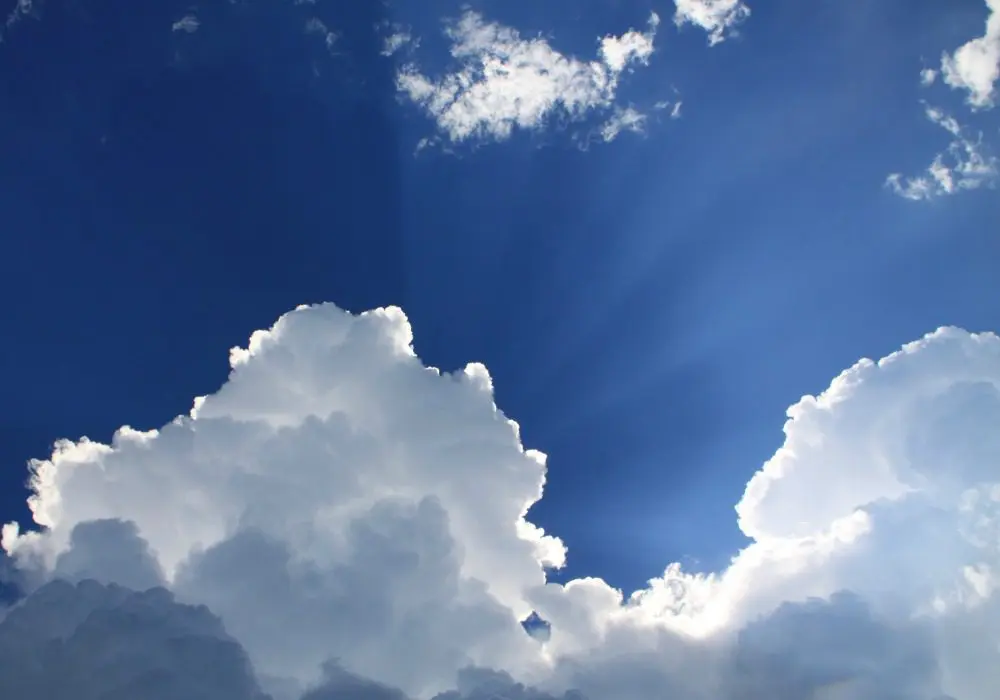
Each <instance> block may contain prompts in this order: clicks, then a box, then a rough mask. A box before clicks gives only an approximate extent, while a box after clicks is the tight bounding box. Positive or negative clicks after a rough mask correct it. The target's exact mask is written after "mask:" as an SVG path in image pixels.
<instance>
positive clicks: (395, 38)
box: [381, 27, 416, 56]
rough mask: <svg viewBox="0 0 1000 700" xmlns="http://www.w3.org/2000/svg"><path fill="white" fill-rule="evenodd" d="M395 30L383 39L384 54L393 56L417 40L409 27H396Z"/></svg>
mask: <svg viewBox="0 0 1000 700" xmlns="http://www.w3.org/2000/svg"><path fill="white" fill-rule="evenodd" d="M394 29H395V31H393V33H392V34H389V35H388V36H387V37H385V38H384V39H383V40H382V52H381V53H382V55H383V56H393V55H395V54H396V53H397V52H399V51H400V50H401V49H402V48H404V47H406V46H411V45H413V44H415V43H416V42H415V41H414V39H413V35H412V34H411V33H410V31H409V30H408V29H402V28H400V27H395V28H394Z"/></svg>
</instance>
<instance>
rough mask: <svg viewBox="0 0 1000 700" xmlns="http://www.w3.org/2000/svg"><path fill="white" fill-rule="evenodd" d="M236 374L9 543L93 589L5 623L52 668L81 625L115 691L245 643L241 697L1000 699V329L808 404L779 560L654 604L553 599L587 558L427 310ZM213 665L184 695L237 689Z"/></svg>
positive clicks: (303, 325) (533, 465) (123, 441)
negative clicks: (53, 653) (424, 351)
mask: <svg viewBox="0 0 1000 700" xmlns="http://www.w3.org/2000/svg"><path fill="white" fill-rule="evenodd" d="M230 363H231V366H232V371H231V373H230V376H229V379H228V381H227V382H226V383H225V384H224V385H223V386H222V387H221V388H220V389H219V390H218V391H216V392H215V393H213V394H210V395H207V396H204V397H200V398H198V399H196V400H195V401H194V406H193V408H192V410H191V412H190V413H189V414H187V415H184V416H180V417H178V418H177V419H175V420H174V421H172V422H170V423H168V424H167V425H165V426H163V427H162V428H160V429H158V430H152V431H146V432H143V431H138V430H135V429H132V428H122V429H121V430H120V431H119V432H118V433H117V434H116V435H115V436H114V439H113V440H112V441H111V443H110V444H102V443H98V442H94V441H89V440H86V439H83V440H79V441H76V442H72V441H64V442H61V443H59V444H58V445H57V446H56V449H55V451H54V453H53V455H52V456H51V457H50V458H48V459H45V460H40V461H37V462H35V463H34V464H33V466H32V472H33V477H32V481H31V487H32V490H33V496H32V499H31V503H30V505H31V509H32V512H33V514H34V518H35V521H36V523H37V525H38V526H39V530H38V531H37V532H21V531H20V530H19V529H18V528H17V527H15V526H13V525H8V526H7V527H6V528H5V529H4V537H3V546H4V549H5V550H6V551H7V552H8V554H9V556H10V557H11V558H12V561H13V562H14V563H15V564H16V566H17V567H18V569H19V571H20V572H21V573H22V574H23V575H24V576H25V580H29V581H36V582H41V581H45V580H55V579H68V580H70V581H75V582H76V583H75V584H73V583H49V584H47V585H43V586H42V587H40V588H38V589H37V590H36V591H35V592H34V593H33V594H31V595H30V596H29V597H28V598H27V599H25V600H24V601H22V602H20V603H18V604H17V605H16V606H15V607H14V608H12V609H11V610H10V611H9V612H8V613H7V614H6V618H5V619H4V621H3V623H0V624H2V625H3V627H4V629H7V630H8V637H7V638H8V639H10V638H12V637H11V636H10V633H9V630H10V629H11V626H14V627H16V628H17V629H18V630H23V629H24V628H25V626H29V627H31V628H32V634H33V635H35V636H34V637H32V638H34V639H37V640H40V641H38V643H37V644H36V646H34V647H31V649H34V651H28V652H23V653H22V657H23V658H36V657H37V658H42V657H41V656H37V655H39V654H42V655H44V653H47V652H43V651H41V650H42V649H44V648H48V647H46V644H49V642H48V641H45V640H52V639H62V640H67V639H82V638H83V637H81V636H79V635H83V634H84V632H77V631H75V630H76V629H77V628H76V627H74V626H73V625H77V627H81V628H85V630H84V631H85V633H86V635H87V636H86V639H88V640H89V641H88V643H87V644H86V645H83V644H78V645H75V646H74V645H73V644H68V643H65V642H60V644H61V645H62V646H60V647H59V648H60V649H62V650H63V651H61V652H59V653H60V654H62V656H60V657H59V658H60V659H61V660H60V661H59V663H61V664H76V666H74V668H93V667H94V666H93V665H94V664H97V663H112V661H108V660H103V661H102V660H101V659H105V656H107V658H108V659H111V658H112V657H114V656H115V654H118V653H121V654H123V656H122V657H121V659H120V660H117V661H114V664H117V665H116V666H115V667H116V668H120V669H121V671H120V673H119V674H118V675H112V676H108V678H111V679H121V683H122V684H124V685H125V686H127V685H128V684H129V683H132V682H133V681H132V680H130V679H131V678H132V676H130V675H129V672H127V671H126V667H129V668H130V667H131V665H132V664H138V666H136V667H135V668H136V669H137V670H136V672H137V673H139V671H142V673H147V672H148V673H154V672H155V673H158V674H161V677H163V678H166V677H167V675H169V673H172V672H176V673H179V674H184V673H188V672H187V671H184V670H183V669H182V668H181V666H179V665H177V664H180V663H181V662H184V663H187V662H188V661H190V660H191V659H194V658H195V657H198V656H200V655H202V654H203V653H208V652H200V651H199V652H198V653H193V652H188V651H186V650H185V649H186V648H187V647H185V646H184V645H185V644H186V643H187V642H184V641H183V640H184V639H187V638H188V637H187V636H189V637H191V639H197V640H200V641H197V644H199V645H204V644H209V643H211V644H212V645H215V646H217V647H218V649H220V650H221V649H223V647H225V649H226V650H228V651H224V652H223V651H218V652H217V653H219V654H222V655H223V656H222V657H220V658H225V659H229V661H226V664H228V666H226V665H225V664H223V667H225V668H230V669H232V670H231V671H227V673H228V675H227V676H226V679H225V681H224V682H225V683H228V684H231V685H232V688H233V690H232V692H233V693H253V692H264V693H267V694H269V695H270V696H271V697H272V698H273V700H298V699H299V698H309V700H321V699H325V698H327V697H337V698H358V699H360V698H368V699H375V698H379V699H382V698H384V699H385V700H390V699H391V700H402V699H403V698H413V699H414V700H430V699H432V698H438V700H485V699H486V698H493V697H504V698H508V699H510V700H514V699H518V698H520V699H523V700H551V699H561V700H574V699H578V698H585V699H589V700H657V699H661V698H662V699H663V700H666V699H667V698H670V699H671V700H702V699H705V698H712V699H721V700H737V699H740V700H745V699H747V698H751V699H752V698H762V699H763V698H767V699H768V700H785V699H786V698H787V700H800V699H801V698H823V699H831V700H868V699H870V698H871V697H879V698H886V699H889V700H941V699H942V698H948V697H952V698H955V699H956V700H992V692H993V690H992V689H993V688H995V687H998V686H1000V666H998V665H997V664H996V663H995V658H994V657H993V656H992V655H991V654H990V653H987V652H986V651H984V650H989V649H995V648H996V645H997V644H998V643H1000V632H998V630H1000V595H998V593H997V592H998V589H1000V575H998V572H1000V475H998V474H997V472H996V470H995V466H994V465H996V464H997V463H998V462H997V460H998V458H1000V442H998V441H997V440H996V438H995V434H996V430H995V426H996V424H997V421H998V420H1000V391H998V388H997V387H998V386H1000V338H998V337H997V336H995V335H992V334H988V333H984V334H973V333H968V332H966V331H963V330H960V329H956V328H943V329H940V330H938V331H936V332H934V333H931V334H929V335H927V336H926V337H924V338H922V339H919V340H917V341H915V342H913V343H910V344H908V345H906V346H905V347H903V348H902V349H901V350H899V351H898V352H896V353H893V354H892V355H890V356H888V357H886V358H883V359H881V360H879V361H877V362H874V361H870V360H862V361H859V362H858V363H857V364H856V365H855V366H853V367H851V368H849V369H848V370H846V371H845V372H843V373H842V374H841V375H840V376H838V377H837V378H835V379H834V380H833V382H832V383H831V385H830V387H829V388H828V389H827V390H826V391H824V392H823V393H821V394H819V395H817V396H807V397H804V398H803V399H802V400H801V401H799V402H798V403H797V404H796V405H794V406H793V407H791V408H790V409H789V412H788V421H787V422H786V424H785V442H784V445H783V446H782V447H781V448H780V449H779V450H778V451H777V452H776V453H775V455H774V457H773V458H772V459H771V460H769V461H768V462H767V463H766V464H765V465H764V466H763V467H762V468H761V469H760V470H759V471H758V472H757V474H756V475H754V476H753V478H752V479H751V480H750V482H749V483H748V486H747V489H746V493H745V494H744V496H743V498H742V500H741V501H740V503H739V504H738V506H737V515H738V517H739V523H740V526H741V528H742V529H743V531H744V532H745V533H746V534H747V535H749V536H750V537H751V538H752V542H751V544H750V545H749V546H747V547H746V548H745V549H744V550H743V551H742V552H740V553H739V554H738V555H737V556H736V557H735V558H734V559H733V560H732V562H731V564H730V565H729V566H728V567H727V568H726V569H725V570H723V571H720V572H718V573H715V574H712V575H693V574H688V573H686V572H685V571H683V569H682V568H681V567H680V566H679V565H677V564H671V565H669V566H667V567H666V568H665V570H664V574H663V576H661V577H658V578H656V579H654V580H652V581H650V583H649V586H648V587H647V588H645V589H643V590H641V591H638V592H636V593H634V594H632V595H631V596H628V597H626V596H624V595H623V594H622V593H621V592H619V591H617V590H615V589H613V588H611V587H610V586H608V585H607V584H606V583H605V582H604V581H602V580H601V579H597V578H584V579H577V580H573V581H570V582H568V583H565V584H556V583H551V582H548V581H547V579H546V573H545V572H546V570H547V569H548V568H551V567H557V566H560V565H561V564H562V563H563V561H564V558H565V554H566V551H565V547H564V546H563V544H562V543H561V541H560V540H559V539H558V538H556V537H555V536H553V535H551V534H548V533H545V532H543V531H541V530H540V529H539V528H537V527H535V526H534V525H532V524H531V523H530V522H529V521H527V519H526V513H527V512H528V509H529V508H530V507H531V505H532V504H534V503H535V502H537V500H538V499H539V498H541V496H542V490H543V486H544V483H545V458H544V455H541V454H540V453H537V452H534V451H532V450H530V449H526V448H525V447H524V446H523V445H522V443H521V440H520V435H519V430H518V427H517V424H516V423H514V422H513V421H512V420H510V419H508V418H507V417H506V416H504V414H503V413H502V412H501V411H500V410H499V409H498V407H497V406H496V405H495V402H494V398H493V385H492V380H491V378H490V376H489V374H488V372H487V371H486V369H485V368H484V367H483V366H482V365H477V364H471V365H469V366H467V367H465V368H464V369H461V370H459V371H457V372H453V373H443V372H440V371H438V370H436V369H434V368H430V367H426V366H425V365H423V363H422V362H421V361H420V360H419V358H418V357H417V356H416V355H415V353H414V351H413V348H412V331H411V328H410V325H409V322H408V321H407V319H406V317H405V315H404V314H403V313H402V312H401V311H400V310H398V309H394V308H389V309H378V310H375V311H371V312H368V313H365V314H361V315H351V314H349V313H346V312H344V311H342V310H340V309H338V308H337V307H335V306H332V305H319V306H311V307H300V308H298V309H296V310H294V311H292V312H290V313H288V314H286V315H284V316H283V317H282V318H281V319H279V320H278V321H277V323H275V325H274V326H272V327H271V328H270V329H267V330H263V331H257V332H255V333H254V334H253V335H252V336H251V338H250V341H249V343H248V344H247V347H246V348H234V350H233V351H232V353H231V356H230ZM122 586H130V587H132V588H137V589H141V588H144V587H146V586H152V587H151V588H150V589H149V590H148V591H147V592H145V593H132V592H130V590H129V589H126V588H123V587H122ZM53 591H55V594H54V593H53ZM95 591H104V592H102V593H100V594H98V593H95ZM150 591H151V592H150ZM157 591H158V592H157ZM95 600H97V601H98V603H94V601H95ZM39 601H41V602H39ZM101 601H103V602H101ZM141 601H145V602H141ZM94 605H97V606H98V608H100V610H102V611H105V612H101V613H100V614H99V615H97V617H93V615H91V614H90V613H88V614H86V615H83V613H80V612H72V611H80V610H83V611H86V610H87V609H93V606H94ZM87 606H91V608H87ZM101 606H103V607H101ZM116 606H125V608H126V609H128V610H130V611H134V610H140V611H141V612H142V614H140V615H139V616H138V617H135V615H132V613H129V614H130V615H132V617H130V618H129V619H131V620H133V623H134V625H135V627H134V628H128V629H125V628H121V627H120V626H116V625H117V623H114V624H112V623H111V622H108V620H111V619H112V618H113V619H115V620H117V619H119V617H120V615H119V613H117V612H114V611H116V610H118V607H116ZM192 606H193V607H192ZM197 606H207V608H205V607H197ZM46 607H50V608H51V609H52V610H53V611H55V612H52V614H48V615H47V614H45V613H44V610H45V609H46ZM26 610H27V611H28V613H26V612H24V611H26ZM209 610H210V611H211V614H209V612H208V611H209ZM32 611H34V612H32ZM60 611H70V612H60ZM192 611H194V612H192ZM199 611H200V612H199ZM29 613H30V614H29ZM175 615H176V616H178V617H177V620H174V616H175ZM216 615H217V616H218V620H217V623H218V624H216V623H210V622H207V620H208V619H209V618H212V619H215V618H214V616H216ZM206 616H207V617H206ZM529 616H531V617H532V618H533V619H536V620H544V621H545V623H546V625H547V628H546V629H547V633H546V634H545V635H537V634H536V635H530V634H527V633H526V632H525V630H524V628H523V627H522V624H521V621H522V620H525V619H526V618H529ZM92 617H93V619H92V620H91V618H92ZM99 618H100V619H99ZM122 619H124V618H122ZM25 620H28V622H25ZM87 620H91V621H90V622H87ZM102 620H103V621H102ZM67 621H68V622H67ZM99 622H100V624H98V623H99ZM130 624H132V623H130ZM146 625H150V626H151V627H150V636H149V639H150V640H151V641H150V644H152V645H153V646H151V647H149V651H148V653H139V650H140V648H141V644H140V642H142V643H145V642H144V641H142V640H145V639H146V637H143V636H142V635H141V634H140V628H142V627H144V626H146ZM172 630H181V631H183V634H182V633H181V632H177V634H175V633H174V632H173V631H172ZM168 632H169V633H168ZM17 634H22V632H18V633H17ZM74 635H76V636H74ZM102 635H103V636H102ZM121 635H125V636H124V637H122V636H121ZM185 635H187V636H185ZM192 635H193V636H192ZM15 636H16V635H15ZM0 638H3V633H2V632H0ZM167 638H169V639H173V640H175V642H170V643H167V642H164V641H163V639H167ZM122 639H127V640H129V642H128V644H126V645H124V646H123V643H122ZM116 640H117V641H116ZM212 640H214V641H212ZM191 643H192V644H195V642H194V641H192V642H191ZM172 644H176V645H177V646H171V645H172ZM220 645H221V646H220ZM233 645H237V646H236V647H234V646H233ZM196 646H197V645H196ZM5 648H10V647H5ZM197 648H199V649H201V647H197ZM98 649H103V650H106V651H101V652H100V654H97V652H96V651H94V650H98ZM234 650H235V651H234ZM125 652H129V653H125ZM133 652H134V653H133ZM237 652H238V653H237ZM76 653H79V654H80V656H79V657H77V658H75V660H74V659H73V658H71V657H70V655H71V654H76ZM212 653H216V652H212ZM24 654H27V656H26V657H25V656H24ZM101 654H104V655H105V656H101ZM161 655H166V656H163V657H162V658H160V656H161ZM227 655H228V656H227ZM242 655H245V658H246V659H247V660H248V662H247V663H248V664H252V667H251V666H249V665H248V666H247V669H249V670H246V671H245V672H244V671H238V670H237V669H238V668H242V666H240V664H239V663H238V658H244V656H242ZM22 657H18V658H22ZM45 658H48V657H45ZM157 659H159V660H157ZM175 662H176V663H175ZM45 663H48V662H47V661H46V662H45ZM53 663H54V662H53ZM192 663H193V661H192ZM143 664H145V665H143ZM29 666H30V665H25V668H29ZM35 668H37V666H36V667H35ZM143 669H145V670H143ZM150 669H152V670H150ZM171 669H173V671H172V670H171ZM164 674H167V675H164ZM140 675H141V674H140ZM188 675H189V676H190V678H188V679H187V680H185V679H178V680H177V683H179V684H181V685H176V686H172V685H170V683H167V684H166V685H165V686H164V687H177V688H182V687H183V688H188V687H189V685H190V683H193V682H195V680H197V679H199V678H200V679H201V680H198V682H199V683H202V684H204V686H205V687H210V686H211V687H213V688H215V687H221V686H212V685H211V684H212V683H223V680H218V679H216V680H213V679H210V678H207V677H201V676H196V675H190V674H188ZM142 677H145V676H142ZM192 679H193V680H192ZM248 679H249V680H248ZM182 681H183V683H189V681H190V683H189V685H183V684H182ZM18 682H22V683H24V684H26V685H25V687H32V686H30V684H31V683H37V682H38V681H37V680H32V679H31V678H28V677H27V676H25V677H24V678H22V679H21V680H20V681H18ZM109 682H110V681H109ZM115 682H118V681H115ZM164 682H165V683H166V681H164ZM172 682H173V681H171V683H172ZM123 687H124V686H123ZM128 687H132V686H128ZM258 689H259V690H258ZM88 692H89V691H88ZM101 692H112V691H110V690H107V691H104V690H102V691H101ZM191 692H194V691H191ZM218 692H219V693H222V691H221V690H220V691H218ZM225 692H230V691H228V690H227V691H225ZM52 697H58V696H52ZM81 697H89V696H86V695H83V696H81ZM96 697H104V696H100V695H98V696H96ZM107 697H116V696H113V695H110V696H107ZM165 697H166V696H165ZM192 697H194V696H192ZM218 697H229V696H226V695H225V694H222V695H218ZM232 697H243V696H240V695H238V694H236V695H232Z"/></svg>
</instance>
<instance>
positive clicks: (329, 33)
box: [305, 17, 340, 51]
mask: <svg viewBox="0 0 1000 700" xmlns="http://www.w3.org/2000/svg"><path fill="white" fill-rule="evenodd" d="M305 30H306V34H315V35H317V36H319V37H320V38H322V39H323V43H324V44H325V45H326V50H327V51H333V47H334V45H335V44H336V43H337V40H338V39H339V38H340V36H339V35H338V34H337V32H335V31H333V30H332V29H330V28H329V27H328V26H326V22H324V21H323V20H321V19H320V18H319V17H310V18H309V19H307V20H306V25H305Z"/></svg>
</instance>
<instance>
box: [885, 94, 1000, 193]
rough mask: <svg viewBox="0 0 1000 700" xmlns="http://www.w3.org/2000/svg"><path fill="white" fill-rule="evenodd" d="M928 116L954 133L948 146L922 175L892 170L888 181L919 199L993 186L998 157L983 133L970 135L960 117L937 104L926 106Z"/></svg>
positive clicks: (895, 190) (889, 185)
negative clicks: (990, 150) (984, 142)
mask: <svg viewBox="0 0 1000 700" xmlns="http://www.w3.org/2000/svg"><path fill="white" fill-rule="evenodd" d="M925 114H926V115H927V119H928V120H930V121H931V122H932V123H934V124H937V125H938V126H940V127H941V128H942V129H944V130H945V131H947V132H948V133H949V134H950V135H951V142H950V143H949V144H948V147H947V148H946V149H945V150H944V151H942V152H941V153H939V154H937V155H936V156H935V157H934V160H933V161H932V162H931V164H930V165H928V166H927V169H926V171H925V172H924V174H922V175H917V176H914V177H904V176H903V175H902V174H901V173H892V174H891V175H889V177H888V178H886V185H887V186H888V187H889V188H890V189H892V191H893V192H895V193H896V194H898V195H899V196H901V197H904V198H906V199H910V200H914V201H919V200H925V199H933V198H935V197H940V196H943V195H950V194H955V193H956V192H961V191H963V190H975V189H979V188H980V187H989V186H992V185H993V184H994V183H995V182H996V179H997V173H998V170H997V159H996V157H995V156H993V155H991V154H989V153H988V152H987V150H986V146H985V145H984V144H983V140H982V136H979V137H978V138H976V139H975V140H973V139H972V138H970V137H969V136H968V135H967V134H966V133H965V129H963V128H962V125H961V124H959V123H958V121H957V120H956V119H955V118H954V117H952V116H950V115H948V114H945V113H944V112H943V111H942V110H940V109H938V108H937V107H929V106H928V107H927V108H926V110H925Z"/></svg>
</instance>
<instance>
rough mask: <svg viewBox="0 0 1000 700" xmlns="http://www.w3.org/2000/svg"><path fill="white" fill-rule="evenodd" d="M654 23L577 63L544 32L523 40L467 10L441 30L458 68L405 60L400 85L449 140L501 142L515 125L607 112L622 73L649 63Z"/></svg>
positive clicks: (606, 42) (608, 41) (602, 43)
mask: <svg viewBox="0 0 1000 700" xmlns="http://www.w3.org/2000/svg"><path fill="white" fill-rule="evenodd" d="M659 22H660V20H659V17H658V16H657V15H656V14H655V13H653V14H652V15H651V16H650V18H649V22H648V25H647V28H646V31H644V32H640V31H638V30H635V29H632V30H629V31H628V32H626V33H624V34H622V35H621V36H606V37H604V38H602V39H600V40H599V44H598V56H597V58H596V59H592V60H582V59H578V58H575V57H572V56H567V55H564V54H562V53H559V52H558V51H556V50H555V49H554V48H552V46H550V45H549V43H548V42H547V41H546V40H544V39H542V38H541V37H535V38H525V37H522V36H521V35H520V33H519V32H518V31H517V30H515V29H512V28H510V27H506V26H503V25H501V24H498V23H495V22H487V21H486V20H485V19H484V18H483V17H482V16H481V15H480V14H478V13H476V12H472V11H467V12H466V13H465V14H464V15H462V17H461V18H460V19H458V20H457V21H455V22H451V23H449V24H448V25H447V27H446V29H445V34H446V36H447V37H448V39H449V40H450V41H451V55H452V57H453V59H454V60H455V61H456V63H457V66H456V68H455V70H454V71H453V72H451V73H447V74H445V75H443V76H439V77H432V76H428V75H425V74H424V73H422V72H421V71H420V69H419V68H418V66H417V65H416V64H415V63H412V62H411V63H406V64H404V65H403V66H401V67H400V69H399V72H398V75H397V87H398V89H399V92H400V94H401V95H402V96H404V97H405V98H406V99H409V100H410V101H412V102H413V103H414V104H416V105H419V106H420V107H421V108H422V109H423V110H424V111H425V112H426V113H427V115H428V116H430V117H431V118H432V119H433V120H434V121H435V123H436V124H437V127H438V130H439V132H440V134H441V135H442V137H444V138H446V139H447V140H449V141H451V142H454V143H458V142H463V141H468V140H470V139H483V140H503V139H506V138H508V137H509V136H510V135H511V134H512V133H513V131H514V130H515V129H525V130H530V129H537V128H539V127H541V126H543V125H545V124H546V123H548V122H550V121H551V120H553V119H557V118H558V119H564V120H568V121H579V120H581V119H583V118H584V117H586V116H587V115H589V114H591V113H595V112H597V113H601V112H608V111H610V110H612V109H613V108H614V106H615V100H616V96H617V92H618V88H619V84H620V80H621V77H622V75H623V73H624V72H625V71H626V70H627V69H629V68H631V67H634V66H636V65H644V64H646V63H648V61H649V58H650V56H651V55H652V54H653V39H654V37H655V34H656V29H657V26H658V25H659ZM619 131H621V129H619Z"/></svg>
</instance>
